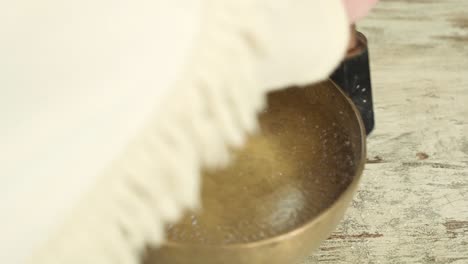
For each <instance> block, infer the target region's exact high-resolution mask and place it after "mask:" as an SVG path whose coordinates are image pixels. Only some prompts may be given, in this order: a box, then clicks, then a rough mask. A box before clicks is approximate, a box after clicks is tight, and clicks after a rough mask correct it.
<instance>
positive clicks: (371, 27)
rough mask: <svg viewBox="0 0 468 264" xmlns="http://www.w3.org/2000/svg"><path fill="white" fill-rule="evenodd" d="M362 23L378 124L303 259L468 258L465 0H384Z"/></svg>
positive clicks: (467, 37)
mask: <svg viewBox="0 0 468 264" xmlns="http://www.w3.org/2000/svg"><path fill="white" fill-rule="evenodd" d="M358 28H359V30H360V31H362V32H363V33H364V34H365V35H366V36H367V37H368V39H369V45H370V55H371V67H372V77H373V80H372V81H373V92H374V100H375V111H376V124H377V126H376V130H375V131H374V133H373V134H372V135H371V136H370V138H369V140H368V152H369V157H368V164H367V168H366V171H365V175H364V179H363V181H362V185H361V188H360V191H359V192H358V194H357V195H356V197H355V199H354V202H353V204H352V207H351V208H350V209H349V210H348V212H347V216H346V218H345V219H344V220H343V221H342V223H341V225H340V226H339V228H338V229H337V230H336V232H335V233H334V234H333V235H332V236H331V237H330V238H329V240H327V241H326V242H325V243H324V244H323V245H322V247H321V249H320V250H319V251H318V252H316V253H315V254H314V255H312V256H310V257H309V258H308V259H307V260H306V261H304V262H303V263H302V264H312V263H334V264H335V263H338V264H339V263H454V264H462V263H463V264H465V263H468V1H466V0H444V1H439V0H437V1H436V0H383V1H382V2H381V3H379V5H378V6H377V7H376V9H375V10H374V11H373V13H372V14H371V15H370V16H369V17H368V18H367V19H366V20H364V21H363V22H361V23H360V25H359V27H358Z"/></svg>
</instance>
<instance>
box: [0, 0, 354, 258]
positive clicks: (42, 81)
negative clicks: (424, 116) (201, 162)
mask: <svg viewBox="0 0 468 264" xmlns="http://www.w3.org/2000/svg"><path fill="white" fill-rule="evenodd" d="M240 2H242V4H239V3H240ZM207 3H209V4H208V5H210V4H211V5H224V4H226V6H228V5H231V6H242V8H244V7H247V6H248V8H246V10H244V9H242V8H241V9H240V11H241V12H240V14H242V15H243V17H239V21H238V23H239V24H242V27H247V28H249V27H251V28H252V29H253V30H252V31H251V32H254V34H255V36H254V38H253V39H254V40H255V42H256V43H253V45H254V46H255V45H258V48H259V54H261V56H255V58H252V59H250V58H249V59H247V60H245V61H249V64H254V65H246V66H249V67H251V68H252V69H255V78H256V79H257V80H256V81H257V83H258V85H259V86H261V87H263V89H264V91H263V92H265V91H266V90H269V89H275V88H280V87H283V86H286V85H293V84H305V83H310V82H315V81H319V80H322V79H325V78H327V76H328V75H329V74H330V73H331V71H332V70H333V68H334V67H335V66H336V65H337V64H338V63H339V61H340V59H341V58H342V56H343V55H344V53H345V49H346V46H347V38H348V25H347V19H346V15H345V11H344V8H343V6H342V3H341V0H326V1H322V0H294V1H287V0H141V1H118V2H116V1H112V0H82V1H62V0H45V1H28V0H15V1H0V58H1V59H0V122H1V123H0V181H1V183H0V234H1V236H0V247H1V248H2V250H0V263H15V264H16V263H18V264H21V263H23V262H24V260H25V259H26V258H28V257H30V253H31V252H33V251H34V250H35V249H36V248H37V247H39V246H40V244H41V243H44V241H46V240H47V239H48V238H49V237H50V236H51V233H53V232H54V230H55V229H56V228H57V226H58V225H60V224H61V223H62V222H63V220H64V219H65V218H66V217H67V216H68V215H69V212H70V210H72V208H73V207H74V206H75V205H76V204H77V203H78V201H79V200H81V199H82V196H83V193H86V192H87V191H88V190H89V189H90V188H92V187H93V185H95V184H96V178H97V176H98V174H99V172H100V171H102V170H103V168H104V167H106V166H108V164H109V163H110V161H112V160H113V159H114V158H115V156H116V155H118V154H119V153H120V152H121V151H122V149H123V148H125V146H126V145H127V144H128V142H129V141H131V140H132V138H133V137H135V135H136V134H137V133H138V132H139V130H141V128H142V127H143V126H144V125H145V123H146V121H147V119H149V117H150V115H153V114H154V111H155V110H156V109H158V106H160V105H161V104H162V103H163V102H164V101H167V100H166V99H167V96H166V95H167V93H168V92H169V91H168V89H169V88H170V87H173V86H174V83H175V82H176V81H177V80H178V79H180V78H181V76H180V75H181V73H182V72H185V70H186V67H185V66H186V65H185V63H186V62H187V61H188V60H189V59H188V57H190V58H193V57H196V54H192V52H193V50H192V47H194V46H196V45H195V42H197V41H198V39H197V36H199V35H200V34H199V33H200V32H203V31H204V30H209V27H208V29H207V28H204V27H203V25H202V24H201V21H202V20H203V18H204V17H205V16H206V14H202V6H203V5H207ZM247 9H248V10H247ZM223 10H228V12H231V11H232V10H229V8H224V9H223ZM244 11H245V12H248V13H249V14H245V12H244ZM244 18H251V19H252V21H254V20H255V22H254V23H251V24H249V21H250V20H249V19H247V20H246V21H243V19H244ZM233 19H234V20H236V18H235V17H233ZM209 21H210V20H208V22H209ZM201 35H204V34H201ZM213 35H216V34H213ZM210 36H211V35H210ZM229 40H230V39H229ZM223 41H224V40H223ZM228 42H229V41H228ZM197 44H200V43H197ZM204 44H207V45H209V41H208V42H207V43H204ZM229 45H230V44H229ZM229 45H227V46H229ZM234 46H235V45H234V44H233V47H234ZM229 47H230V46H229ZM223 51H224V50H223ZM208 53H209V52H208ZM219 54H220V56H221V57H222V58H219V59H220V61H223V62H224V59H225V57H223V55H225V56H226V58H228V57H229V56H232V55H231V54H224V53H223V52H220V53H219ZM250 62H252V63H250ZM226 63H229V61H226ZM225 65H229V64H225ZM235 66H236V65H235V64H233V66H232V67H235ZM237 66H241V67H242V65H240V64H239V65H237ZM209 69H210V70H213V72H209V71H208V72H207V73H208V74H212V75H216V74H217V73H216V72H214V71H215V69H213V68H209ZM233 72H234V73H236V72H237V71H233ZM239 72H241V71H239ZM185 73H186V72H185ZM237 77H242V76H235V74H233V75H232V76H230V78H232V79H230V80H236V79H242V78H237ZM220 89H221V88H220ZM189 114H190V113H189ZM189 114H187V115H189ZM253 118H254V115H252V119H253Z"/></svg>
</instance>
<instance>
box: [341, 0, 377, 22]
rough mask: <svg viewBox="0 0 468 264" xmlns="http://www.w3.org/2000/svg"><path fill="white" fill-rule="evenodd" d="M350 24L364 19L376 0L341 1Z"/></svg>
mask: <svg viewBox="0 0 468 264" xmlns="http://www.w3.org/2000/svg"><path fill="white" fill-rule="evenodd" d="M343 2H344V4H345V8H346V11H347V12H348V16H349V20H350V23H351V24H352V23H355V22H356V21H357V20H359V19H361V18H363V17H365V16H366V15H367V14H368V13H369V11H370V10H371V9H372V7H373V6H374V5H375V4H376V3H377V2H378V0H343Z"/></svg>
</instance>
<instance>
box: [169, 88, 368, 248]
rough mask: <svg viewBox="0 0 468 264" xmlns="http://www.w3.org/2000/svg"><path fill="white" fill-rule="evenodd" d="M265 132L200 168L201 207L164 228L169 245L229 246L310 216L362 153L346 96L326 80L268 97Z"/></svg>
mask: <svg viewBox="0 0 468 264" xmlns="http://www.w3.org/2000/svg"><path fill="white" fill-rule="evenodd" d="M259 120H260V127H261V132H260V133H258V134H256V135H252V136H250V138H249V139H248V142H247V144H246V145H245V146H244V147H243V148H242V149H240V150H235V151H233V157H232V158H233V162H232V163H231V164H230V165H229V167H227V168H223V169H220V170H216V171H206V172H204V173H203V184H202V204H203V209H202V210H201V211H200V212H196V213H191V214H187V215H186V216H185V217H184V218H183V219H182V220H181V221H180V222H179V223H178V224H176V225H171V226H169V227H168V228H167V231H168V243H178V244H206V245H230V244H241V243H249V242H255V241H259V240H264V239H268V238H271V237H275V236H278V235H281V234H285V233H287V232H290V231H292V230H294V229H297V228H299V227H301V226H303V225H304V224H306V223H307V222H310V221H312V220H313V219H314V218H315V217H316V216H318V215H319V214H320V213H322V212H324V211H325V210H326V209H327V208H328V207H330V206H331V205H332V204H333V203H334V201H335V200H336V199H337V198H338V197H339V196H340V194H342V193H343V191H344V190H346V188H347V187H348V186H349V184H350V183H351V182H352V180H353V178H354V177H355V174H356V173H357V170H358V167H359V165H360V163H361V162H362V159H363V158H364V157H362V156H361V153H362V149H361V148H362V144H361V143H362V140H363V139H362V134H361V130H360V126H359V121H358V119H357V116H356V113H355V112H354V110H353V108H352V107H351V105H350V103H349V101H348V99H346V97H345V96H344V95H343V94H342V93H341V92H340V91H339V90H338V88H336V87H335V85H334V84H333V83H331V82H329V81H327V82H324V83H321V84H317V85H314V86H308V87H301V88H297V87H293V88H287V89H283V90H280V91H276V92H274V93H271V94H269V95H268V108H267V110H265V111H264V112H262V113H261V114H260V115H259Z"/></svg>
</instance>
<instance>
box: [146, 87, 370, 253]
mask: <svg viewBox="0 0 468 264" xmlns="http://www.w3.org/2000/svg"><path fill="white" fill-rule="evenodd" d="M323 82H324V83H326V82H328V83H330V84H331V85H333V86H334V87H335V88H336V89H337V90H338V92H339V93H340V94H341V95H343V96H344V97H345V98H346V100H347V102H348V104H349V105H350V106H351V109H352V111H353V112H354V115H355V116H356V118H357V120H358V124H359V130H360V134H361V136H360V138H361V161H360V162H359V164H358V166H357V168H356V172H355V173H354V177H353V180H352V181H351V183H350V184H349V185H348V186H347V187H346V189H345V190H344V191H342V192H341V193H340V194H339V195H338V197H337V198H336V199H335V200H334V201H333V203H332V204H331V205H330V206H329V207H327V208H326V209H324V210H323V211H322V212H320V213H319V214H318V215H317V216H315V217H313V218H311V219H310V220H309V221H307V222H306V223H304V224H302V225H300V226H298V227H297V228H295V229H293V230H290V231H287V232H285V233H282V234H279V235H276V236H272V237H269V238H265V239H261V240H256V241H252V242H245V243H239V242H237V243H232V244H220V245H213V244H210V245H206V244H195V243H181V242H173V241H164V242H163V243H162V244H161V246H160V247H158V248H155V249H156V250H157V249H160V248H170V249H180V248H192V249H224V250H231V249H239V248H256V247H262V246H267V245H271V244H274V243H278V242H280V241H283V240H288V239H290V238H292V237H295V236H297V235H299V234H301V233H304V232H306V231H307V230H308V229H310V228H311V227H312V226H314V225H316V224H317V223H319V222H322V221H323V219H324V218H326V217H328V215H330V214H332V213H333V211H334V210H333V209H335V208H337V207H338V206H340V204H341V201H342V200H343V199H345V197H347V196H348V195H353V194H354V193H355V192H356V190H357V188H356V187H357V185H359V182H360V181H361V178H362V174H363V172H364V167H365V165H366V160H367V159H366V157H367V149H366V146H367V144H366V143H367V142H366V138H367V135H366V129H365V127H364V121H363V120H362V117H361V114H360V112H359V110H358V109H357V107H356V105H355V104H354V102H353V101H352V100H351V98H349V96H348V95H346V93H345V92H343V91H342V90H341V89H340V88H339V86H338V85H337V84H336V83H335V82H334V81H332V80H331V79H327V80H325V81H323Z"/></svg>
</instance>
